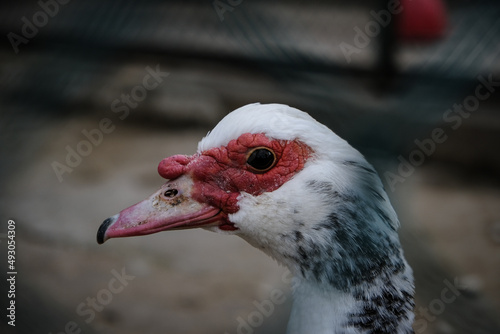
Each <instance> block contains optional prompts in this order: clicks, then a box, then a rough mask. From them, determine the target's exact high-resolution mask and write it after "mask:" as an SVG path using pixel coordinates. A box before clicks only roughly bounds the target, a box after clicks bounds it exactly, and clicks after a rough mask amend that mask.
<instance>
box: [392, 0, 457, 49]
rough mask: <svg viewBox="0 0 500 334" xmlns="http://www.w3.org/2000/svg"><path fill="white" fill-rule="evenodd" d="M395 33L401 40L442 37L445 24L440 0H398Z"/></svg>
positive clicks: (445, 18) (444, 13)
mask: <svg viewBox="0 0 500 334" xmlns="http://www.w3.org/2000/svg"><path fill="white" fill-rule="evenodd" d="M400 1H401V2H400V3H401V7H402V11H401V13H400V14H399V15H398V18H397V22H396V24H397V33H398V36H399V38H400V40H402V41H411V40H434V39H438V38H440V37H442V36H443V35H444V32H445V28H446V24H447V13H446V8H445V6H444V4H443V1H441V0H400Z"/></svg>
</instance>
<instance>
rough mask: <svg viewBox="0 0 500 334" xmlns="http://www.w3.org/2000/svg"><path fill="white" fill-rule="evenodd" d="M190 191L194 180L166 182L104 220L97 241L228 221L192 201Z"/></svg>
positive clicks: (185, 177) (204, 205) (210, 209)
mask: <svg viewBox="0 0 500 334" xmlns="http://www.w3.org/2000/svg"><path fill="white" fill-rule="evenodd" d="M192 191H193V180H192V179H191V178H190V177H189V176H186V175H184V176H181V177H179V178H177V179H175V180H172V181H169V182H167V183H165V184H164V185H163V186H162V187H161V188H160V190H158V191H157V192H155V193H154V194H153V195H151V196H150V197H149V198H147V199H145V200H144V201H142V202H140V203H137V204H135V205H132V206H131V207H129V208H127V209H125V210H123V211H121V212H120V213H119V214H117V215H114V216H113V217H110V218H108V219H106V220H105V221H104V222H103V223H102V224H101V226H100V227H99V230H98V232H97V242H98V243H99V244H102V243H104V242H105V241H106V240H108V239H109V238H119V237H130V236H137V235H146V234H152V233H156V232H160V231H167V230H175V229H188V228H195V227H209V226H219V225H223V224H225V223H226V222H227V217H226V215H225V214H224V213H223V212H222V211H221V210H220V209H218V208H215V207H213V206H210V205H208V204H204V203H200V202H198V201H196V200H194V199H193V198H192V196H191V195H192Z"/></svg>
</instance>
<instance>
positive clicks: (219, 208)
mask: <svg viewBox="0 0 500 334" xmlns="http://www.w3.org/2000/svg"><path fill="white" fill-rule="evenodd" d="M158 172H159V174H160V175H161V176H162V177H164V178H165V179H167V182H166V183H165V184H164V185H163V186H162V187H161V188H160V190H158V191H157V192H155V193H154V194H153V195H151V196H150V197H149V198H147V199H146V200H144V201H142V202H140V203H138V204H135V205H133V206H131V207H129V208H127V209H125V210H123V211H121V212H120V213H119V214H117V215H115V216H113V217H110V218H108V219H106V220H105V221H104V222H103V223H102V225H101V226H100V228H99V230H98V233H97V241H98V243H100V244H101V243H103V242H104V241H106V240H107V239H109V238H115V237H126V236H137V235H146V234H151V233H156V232H160V231H166V230H176V229H189V228H196V227H201V228H205V229H208V230H211V231H214V232H219V233H225V234H231V235H233V234H234V235H237V236H240V237H241V238H243V239H245V240H246V241H247V242H248V243H250V244H251V245H253V246H254V247H256V248H258V249H261V250H262V251H264V252H265V253H267V254H268V255H270V256H271V257H273V258H274V259H276V260H277V261H278V262H279V263H281V264H283V265H285V266H287V267H288V268H289V269H290V271H291V272H292V273H293V275H294V279H295V281H294V282H295V284H294V291H293V296H294V302H293V306H292V311H291V315H290V320H289V323H288V327H287V333H288V334H332V333H338V334H340V333H345V334H348V333H351V334H353V333H365V334H366V333H391V334H394V333H413V329H412V322H413V318H414V315H413V308H414V301H413V293H414V284H413V275H412V270H411V268H410V266H409V265H408V263H407V262H406V260H405V258H404V256H403V251H402V248H401V245H400V242H399V238H398V234H397V229H398V227H399V221H398V219H397V216H396V213H395V211H394V209H393V208H392V206H391V204H390V202H389V199H388V197H387V194H386V192H385V191H384V189H383V186H382V183H381V181H380V178H379V177H378V175H377V173H376V171H375V170H374V169H373V167H372V166H371V165H370V164H369V163H368V162H367V161H366V160H365V159H364V157H363V156H362V155H361V154H360V153H359V152H358V151H357V150H355V149H354V148H353V147H352V146H350V145H349V144H348V143H347V142H346V141H345V140H343V139H341V138H340V137H339V136H337V135H336V134H335V133H333V132H332V131H331V130H330V129H329V128H328V127H326V126H325V125H323V124H321V123H319V122H317V121H316V120H314V119H313V118H312V117H311V116H309V115H308V114H307V113H305V112H302V111H300V110H298V109H295V108H291V107H289V106H286V105H281V104H258V103H256V104H250V105H246V106H244V107H241V108H239V109H237V110H235V111H233V112H231V113H230V114H228V115H227V116H226V117H225V118H224V119H222V121H221V122H220V123H219V124H218V125H217V126H216V127H215V128H214V129H213V130H212V131H211V132H209V134H208V135H207V136H206V137H205V138H203V139H202V140H201V141H200V143H199V145H198V152H197V153H196V154H194V155H192V156H185V155H175V156H172V157H168V158H166V159H164V160H162V161H161V162H160V164H159V166H158Z"/></svg>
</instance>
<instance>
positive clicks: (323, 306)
mask: <svg viewBox="0 0 500 334" xmlns="http://www.w3.org/2000/svg"><path fill="white" fill-rule="evenodd" d="M405 269H406V270H403V271H401V272H397V273H389V272H386V273H384V274H381V275H380V276H379V277H377V278H375V279H373V280H372V281H370V282H362V283H360V284H358V285H356V286H353V287H351V288H350V289H348V290H345V291H344V290H339V289H337V288H335V287H333V286H331V285H328V284H320V283H318V282H317V281H316V282H315V281H311V280H305V279H303V278H296V280H295V283H296V284H295V287H294V303H293V306H292V312H291V314H290V321H289V323H288V330H287V334H303V333H315V334H334V333H335V334H340V333H350V334H355V333H364V334H367V333H380V334H383V333H388V334H389V333H390V334H395V333H401V334H403V333H404V334H409V333H413V329H412V327H411V325H412V323H413V317H414V316H413V307H414V302H413V287H412V284H411V281H410V280H409V279H408V278H409V277H410V278H411V269H410V268H409V267H408V266H406V268H405Z"/></svg>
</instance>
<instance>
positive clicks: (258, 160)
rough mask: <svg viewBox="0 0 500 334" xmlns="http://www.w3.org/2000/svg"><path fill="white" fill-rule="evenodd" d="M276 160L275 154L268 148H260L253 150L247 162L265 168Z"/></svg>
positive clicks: (256, 167)
mask: <svg viewBox="0 0 500 334" xmlns="http://www.w3.org/2000/svg"><path fill="white" fill-rule="evenodd" d="M273 162H274V155H273V154H272V153H271V152H270V151H269V150H266V149H258V150H255V151H253V152H252V154H250V156H249V157H248V160H247V164H249V165H250V166H252V167H253V168H255V169H258V170H264V169H267V168H269V167H271V165H272V164H273Z"/></svg>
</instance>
